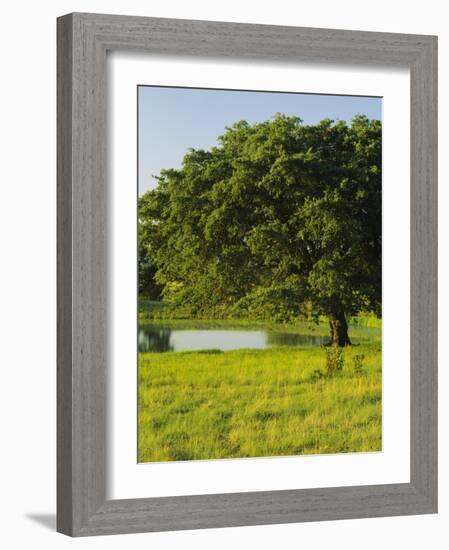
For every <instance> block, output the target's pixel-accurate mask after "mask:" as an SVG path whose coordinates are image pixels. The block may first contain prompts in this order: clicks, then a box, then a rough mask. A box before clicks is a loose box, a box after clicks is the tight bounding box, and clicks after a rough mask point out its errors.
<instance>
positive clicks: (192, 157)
mask: <svg viewBox="0 0 449 550" xmlns="http://www.w3.org/2000/svg"><path fill="white" fill-rule="evenodd" d="M141 249H142V255H140V253H139V258H140V257H142V260H141V265H140V264H139V272H140V271H144V266H145V265H146V264H145V261H147V260H146V258H151V262H150V264H149V265H151V268H153V266H155V267H156V271H155V274H154V281H155V283H156V290H157V289H159V291H161V294H162V297H163V299H164V300H165V301H167V302H169V303H171V304H173V306H174V307H175V308H181V309H182V310H183V311H184V312H186V313H188V314H189V315H190V316H196V317H202V316H203V317H204V316H208V317H215V318H229V317H242V318H245V317H247V316H250V317H251V318H258V319H264V320H269V321H284V322H290V321H292V320H294V319H300V318H302V317H304V316H305V315H306V313H307V311H308V312H310V310H311V311H312V312H313V315H314V316H315V317H318V316H319V315H334V316H340V318H341V316H342V315H346V316H351V315H356V314H357V313H358V312H359V311H361V310H373V311H375V312H376V313H379V312H380V292H381V123H380V121H377V120H368V119H367V118H366V117H364V116H358V117H355V118H354V119H353V121H352V123H351V124H350V125H348V124H346V123H345V122H342V121H340V122H333V121H331V120H323V121H322V122H320V123H319V124H316V125H304V124H303V123H302V121H301V120H300V119H299V118H296V117H287V116H284V115H280V114H278V115H277V116H276V117H274V118H273V119H272V120H270V121H266V122H262V123H256V124H253V125H249V124H248V123H247V122H245V121H241V122H238V123H236V124H234V125H233V126H231V127H230V128H227V129H226V132H225V133H224V135H223V136H221V137H220V138H219V143H218V145H217V146H216V147H213V148H212V149H211V150H209V151H203V150H193V149H192V150H190V151H189V152H188V153H187V154H186V155H185V157H184V160H183V165H182V168H181V169H179V170H173V169H170V170H163V171H162V172H161V174H160V176H159V177H158V186H157V188H156V189H154V190H152V191H149V192H147V193H146V194H145V195H143V196H142V197H141V198H140V200H139V251H140V250H141ZM149 269H150V268H149V267H148V270H147V272H146V273H150V271H149ZM153 290H154V289H153ZM153 290H152V292H153ZM152 295H153V296H154V294H152Z"/></svg>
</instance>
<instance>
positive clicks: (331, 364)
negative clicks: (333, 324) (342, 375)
mask: <svg viewBox="0 0 449 550" xmlns="http://www.w3.org/2000/svg"><path fill="white" fill-rule="evenodd" d="M344 363H345V360H344V357H343V349H342V348H340V347H338V346H329V347H328V348H326V370H327V374H335V373H336V372H338V371H341V370H342V369H343V366H344Z"/></svg>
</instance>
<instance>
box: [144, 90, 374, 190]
mask: <svg viewBox="0 0 449 550" xmlns="http://www.w3.org/2000/svg"><path fill="white" fill-rule="evenodd" d="M138 94H139V96H138V101H139V120H138V131H139V166H138V174H139V194H142V193H144V192H145V191H147V190H148V189H151V188H153V187H155V185H156V181H155V180H154V178H153V177H152V176H153V175H155V174H156V175H158V174H159V172H160V171H161V169H162V168H179V167H180V166H181V161H182V159H183V157H184V155H185V153H186V152H187V150H188V149H189V148H194V149H209V148H210V147H212V146H213V145H215V144H216V143H217V137H218V136H220V135H222V134H223V133H224V131H225V127H226V126H230V125H232V124H233V123H234V122H236V121H238V120H242V119H244V120H246V121H248V122H249V123H254V122H261V121H264V120H268V119H270V118H272V117H273V116H274V115H275V114H276V113H278V112H279V113H283V114H286V115H294V116H298V117H300V118H301V119H302V120H303V121H304V123H305V124H314V123H316V122H319V121H320V120H322V119H323V118H331V119H334V120H346V121H350V120H351V119H352V118H353V117H354V116H355V115H357V114H364V115H366V116H368V117H369V118H377V119H381V109H382V100H381V98H378V97H358V96H338V95H320V94H316V95H312V94H300V93H279V92H243V91H233V90H207V89H194V88H166V87H154V86H139V88H138Z"/></svg>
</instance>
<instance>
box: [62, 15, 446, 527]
mask: <svg viewBox="0 0 449 550" xmlns="http://www.w3.org/2000/svg"><path fill="white" fill-rule="evenodd" d="M436 511H437V39H436V37H433V36H422V35H403V34H387V33H372V32H359V31H343V30H327V29H308V28H297V27H277V26H267V25H248V24H235V23H232V24H231V23H221V22H220V23H215V22H208V21H186V20H170V19H157V18H142V17H128V16H117V15H99V14H79V13H75V14H70V15H66V16H63V17H61V18H59V19H58V510H57V518H58V520H57V528H58V531H60V532H62V533H65V534H68V535H71V536H88V535H100V534H116V533H131V532H143V531H166V530H180V529H198V528H213V527H230V526H240V525H263V524H270V523H271V524H274V523H289V522H302V521H318V520H331V519H346V518H363V517H376V516H393V515H406V514H424V513H435V512H436Z"/></svg>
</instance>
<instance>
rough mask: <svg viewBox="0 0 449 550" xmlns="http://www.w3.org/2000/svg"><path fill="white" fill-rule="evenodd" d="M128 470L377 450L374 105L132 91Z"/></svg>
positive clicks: (337, 98) (378, 148) (378, 216)
mask: <svg viewBox="0 0 449 550" xmlns="http://www.w3.org/2000/svg"><path fill="white" fill-rule="evenodd" d="M137 93H138V113H137V116H138V243H137V246H138V388H137V391H138V450H137V451H138V462H140V463H144V462H162V461H164V462H165V461H187V460H212V459H225V458H226V459H230V458H250V457H252V458H255V457H274V456H293V455H306V454H307V455H310V454H336V453H354V452H375V451H381V450H382V320H381V317H382V315H381V313H382V299H381V298H382V295H381V291H382V99H381V98H380V97H366V96H363V97H361V96H343V95H324V94H306V93H290V92H288V93H287V92H271V91H270V92H261V91H243V90H224V89H197V88H181V87H179V88H178V87H163V86H139V87H138V90H137Z"/></svg>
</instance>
